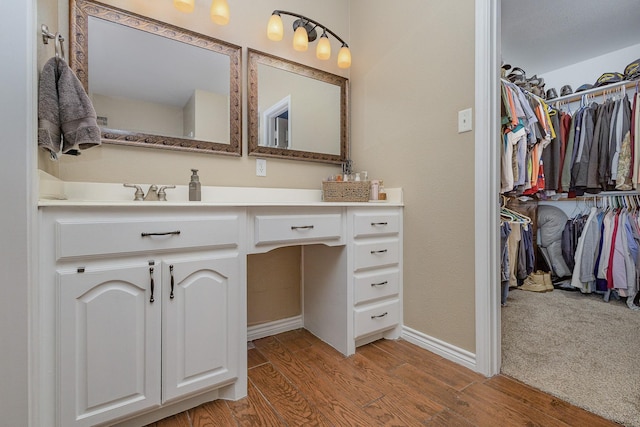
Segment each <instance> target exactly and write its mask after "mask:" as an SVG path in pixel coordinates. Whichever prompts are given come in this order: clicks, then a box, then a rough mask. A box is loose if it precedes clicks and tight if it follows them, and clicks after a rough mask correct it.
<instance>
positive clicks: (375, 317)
mask: <svg viewBox="0 0 640 427" xmlns="http://www.w3.org/2000/svg"><path fill="white" fill-rule="evenodd" d="M387 314H389V313H388V312H386V311H385V312H384V313H382V314H378V315H377V316H371V318H372V319H379V318H381V317H384V316H386V315H387Z"/></svg>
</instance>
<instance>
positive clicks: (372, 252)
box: [371, 249, 387, 255]
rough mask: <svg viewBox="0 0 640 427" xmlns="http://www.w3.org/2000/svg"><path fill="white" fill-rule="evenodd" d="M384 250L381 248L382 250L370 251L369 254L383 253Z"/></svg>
mask: <svg viewBox="0 0 640 427" xmlns="http://www.w3.org/2000/svg"><path fill="white" fill-rule="evenodd" d="M385 252H387V250H386V249H382V250H380V251H371V255H375V254H383V253H385Z"/></svg>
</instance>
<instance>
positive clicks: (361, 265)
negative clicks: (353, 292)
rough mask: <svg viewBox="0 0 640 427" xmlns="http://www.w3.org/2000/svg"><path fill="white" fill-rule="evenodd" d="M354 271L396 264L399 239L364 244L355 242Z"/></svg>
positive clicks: (398, 255) (398, 253)
mask: <svg viewBox="0 0 640 427" xmlns="http://www.w3.org/2000/svg"><path fill="white" fill-rule="evenodd" d="M353 247H354V255H355V262H354V270H356V271H357V270H361V269H365V268H371V267H383V266H387V265H394V264H397V263H398V261H399V259H400V240H399V239H384V240H382V239H380V240H376V241H373V242H369V241H367V242H366V243H362V242H356V243H354V245H353Z"/></svg>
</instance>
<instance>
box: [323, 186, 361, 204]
mask: <svg viewBox="0 0 640 427" xmlns="http://www.w3.org/2000/svg"><path fill="white" fill-rule="evenodd" d="M369 189H370V183H369V181H322V200H324V201H325V202H368V201H369Z"/></svg>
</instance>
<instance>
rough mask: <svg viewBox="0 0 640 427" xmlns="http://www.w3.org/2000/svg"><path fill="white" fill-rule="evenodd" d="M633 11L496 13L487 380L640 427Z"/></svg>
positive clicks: (639, 209)
mask: <svg viewBox="0 0 640 427" xmlns="http://www.w3.org/2000/svg"><path fill="white" fill-rule="evenodd" d="M638 22H640V7H638V2H637V1H635V0H616V1H613V2H602V1H600V0H560V1H558V0H541V1H537V2H528V1H526V0H501V25H500V52H501V59H502V64H501V69H500V72H501V83H500V89H501V94H500V96H499V97H498V100H499V103H500V105H499V107H500V108H501V114H500V116H501V135H500V138H499V139H498V140H497V141H496V143H497V144H500V147H501V148H500V150H499V152H500V170H501V175H500V190H499V191H500V201H501V206H500V228H499V230H500V239H499V242H500V266H499V267H498V268H499V270H498V271H499V274H498V276H499V278H500V280H501V282H500V283H499V284H496V286H499V287H500V290H501V292H500V298H501V301H500V302H501V330H502V331H501V336H502V340H501V342H502V347H501V348H502V357H501V372H502V373H503V374H505V375H509V376H512V377H514V378H516V379H518V380H520V381H522V382H524V383H526V384H528V385H530V386H532V387H535V388H538V389H541V390H543V391H545V392H548V393H550V394H552V395H554V396H557V397H559V398H561V399H564V400H566V401H568V402H570V403H572V404H574V405H577V406H580V407H583V408H585V409H587V410H589V411H591V412H594V413H596V414H599V415H602V416H604V417H606V418H608V419H611V420H613V421H616V422H619V423H621V424H622V425H625V426H640V388H638V386H637V384H638V378H640V376H639V374H638V373H637V355H638V354H640V292H638V288H639V284H640V94H639V93H638V91H639V89H640V26H639V25H638Z"/></svg>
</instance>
